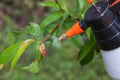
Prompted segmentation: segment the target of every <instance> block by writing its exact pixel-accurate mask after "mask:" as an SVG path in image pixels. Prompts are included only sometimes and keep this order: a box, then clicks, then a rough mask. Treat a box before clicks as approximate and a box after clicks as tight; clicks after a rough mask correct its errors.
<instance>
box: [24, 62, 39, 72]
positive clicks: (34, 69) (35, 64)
mask: <svg viewBox="0 0 120 80" xmlns="http://www.w3.org/2000/svg"><path fill="white" fill-rule="evenodd" d="M22 69H24V70H27V71H29V72H32V73H37V72H39V70H40V69H39V64H38V62H32V63H31V64H30V65H29V66H26V67H23V68H22Z"/></svg>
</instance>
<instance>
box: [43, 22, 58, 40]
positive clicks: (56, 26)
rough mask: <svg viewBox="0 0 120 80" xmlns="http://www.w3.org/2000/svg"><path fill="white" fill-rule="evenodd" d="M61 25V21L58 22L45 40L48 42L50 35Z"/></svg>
mask: <svg viewBox="0 0 120 80" xmlns="http://www.w3.org/2000/svg"><path fill="white" fill-rule="evenodd" d="M58 27H59V23H57V24H56V25H55V27H54V28H53V30H52V31H51V32H50V34H48V35H47V36H46V37H45V38H44V39H43V42H46V41H47V40H49V39H50V37H51V36H52V34H53V33H54V32H55V31H56V30H57V28H58Z"/></svg>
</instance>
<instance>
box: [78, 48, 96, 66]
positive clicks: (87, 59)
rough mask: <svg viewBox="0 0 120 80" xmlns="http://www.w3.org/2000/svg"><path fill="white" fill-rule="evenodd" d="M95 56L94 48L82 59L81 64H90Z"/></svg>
mask: <svg viewBox="0 0 120 80" xmlns="http://www.w3.org/2000/svg"><path fill="white" fill-rule="evenodd" d="M93 57H94V48H93V49H91V51H90V52H89V53H88V54H87V55H86V56H85V57H84V58H83V59H82V60H81V61H80V64H81V65H82V66H84V65H85V64H88V63H89V62H91V61H92V59H93Z"/></svg>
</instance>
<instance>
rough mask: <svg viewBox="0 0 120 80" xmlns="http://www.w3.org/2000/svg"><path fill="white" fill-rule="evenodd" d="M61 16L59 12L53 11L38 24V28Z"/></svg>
mask: <svg viewBox="0 0 120 80" xmlns="http://www.w3.org/2000/svg"><path fill="white" fill-rule="evenodd" d="M61 17H62V14H61V13H59V12H58V13H54V14H52V15H49V16H48V17H46V18H45V19H44V20H43V21H42V23H41V24H40V28H41V29H43V28H44V27H46V26H47V25H49V24H51V23H53V22H55V21H56V20H58V19H59V18H61Z"/></svg>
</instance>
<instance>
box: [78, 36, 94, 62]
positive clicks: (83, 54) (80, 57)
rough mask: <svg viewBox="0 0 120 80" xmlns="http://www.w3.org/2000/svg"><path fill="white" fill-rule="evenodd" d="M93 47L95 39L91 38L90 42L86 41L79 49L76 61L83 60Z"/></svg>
mask: <svg viewBox="0 0 120 80" xmlns="http://www.w3.org/2000/svg"><path fill="white" fill-rule="evenodd" d="M94 47H95V38H93V37H92V38H91V40H87V41H86V42H85V44H84V46H83V47H82V48H81V49H80V52H79V55H78V60H79V61H81V60H83V59H84V58H85V57H86V56H87V55H88V54H89V53H90V52H91V51H93V49H94Z"/></svg>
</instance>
